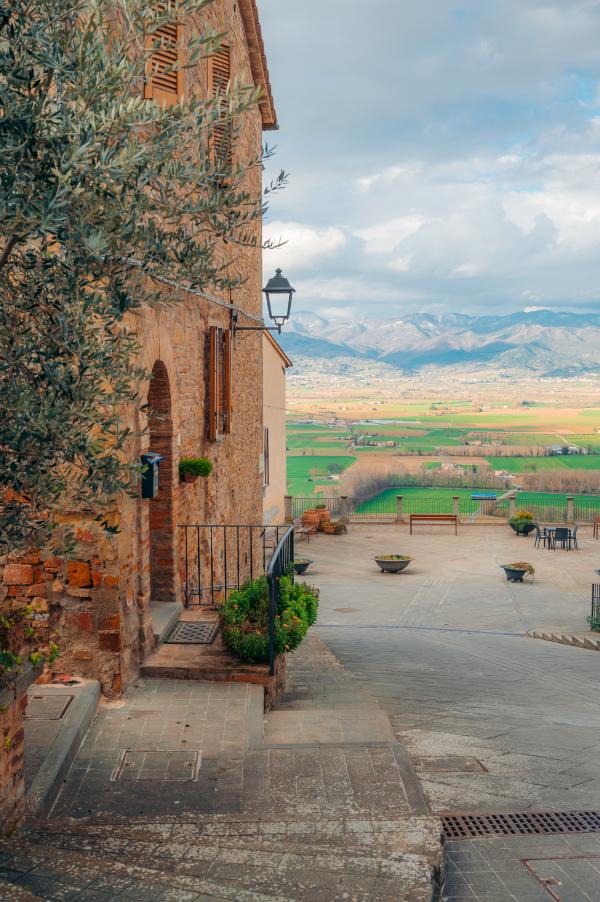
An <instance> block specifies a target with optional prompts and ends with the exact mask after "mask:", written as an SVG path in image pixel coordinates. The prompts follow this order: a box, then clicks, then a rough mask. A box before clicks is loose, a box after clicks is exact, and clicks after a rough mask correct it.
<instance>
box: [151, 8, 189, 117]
mask: <svg viewBox="0 0 600 902" xmlns="http://www.w3.org/2000/svg"><path fill="white" fill-rule="evenodd" d="M169 6H170V7H171V8H172V9H173V11H174V8H175V4H174V2H173V0H169ZM159 8H160V10H161V11H163V10H165V9H166V8H167V7H166V5H165V4H164V3H161V4H159ZM179 31H180V27H179V23H178V22H177V20H176V19H174V20H173V22H168V23H166V24H164V25H161V26H160V28H157V29H156V31H155V32H153V34H151V35H149V36H148V45H149V47H150V48H152V50H153V52H152V55H151V57H150V59H149V60H148V66H147V69H148V71H147V76H146V81H145V84H144V97H147V98H152V99H154V100H156V101H157V102H158V103H161V102H162V103H166V104H171V103H176V102H177V100H178V99H179V97H180V95H181V88H182V72H181V70H177V71H173V66H177V65H178V64H179V63H180V59H179V44H180V34H179ZM169 70H170V71H169Z"/></svg>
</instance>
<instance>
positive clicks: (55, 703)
mask: <svg viewBox="0 0 600 902" xmlns="http://www.w3.org/2000/svg"><path fill="white" fill-rule="evenodd" d="M74 697H75V696H73V695H30V696H29V698H28V699H27V710H26V713H25V717H26V718H27V719H28V720H60V719H61V717H64V715H65V714H66V712H67V708H68V707H69V705H70V704H71V702H72V701H73V699H74Z"/></svg>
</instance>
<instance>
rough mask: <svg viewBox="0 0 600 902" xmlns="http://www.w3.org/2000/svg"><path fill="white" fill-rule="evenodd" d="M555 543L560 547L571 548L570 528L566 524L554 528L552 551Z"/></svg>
mask: <svg viewBox="0 0 600 902" xmlns="http://www.w3.org/2000/svg"><path fill="white" fill-rule="evenodd" d="M557 543H558V544H559V545H560V547H561V548H562V549H565V548H566V550H567V551H570V550H571V530H570V529H569V528H568V527H567V526H557V527H556V529H555V530H554V542H553V549H554V551H556V545H557Z"/></svg>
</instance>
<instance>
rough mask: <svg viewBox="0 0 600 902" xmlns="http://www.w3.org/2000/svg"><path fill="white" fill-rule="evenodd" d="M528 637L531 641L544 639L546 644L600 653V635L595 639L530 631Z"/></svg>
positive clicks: (587, 636) (543, 631)
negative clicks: (554, 643) (557, 644)
mask: <svg viewBox="0 0 600 902" xmlns="http://www.w3.org/2000/svg"><path fill="white" fill-rule="evenodd" d="M527 635H528V636H529V637H530V638H531V639H544V640H545V641H546V642H558V643H559V644H560V645H572V646H573V647H574V648H584V649H586V650H587V651H600V634H599V635H598V638H597V639H595V638H593V637H591V636H589V635H586V636H575V635H571V634H569V633H559V632H551V631H549V630H529V631H528V633H527Z"/></svg>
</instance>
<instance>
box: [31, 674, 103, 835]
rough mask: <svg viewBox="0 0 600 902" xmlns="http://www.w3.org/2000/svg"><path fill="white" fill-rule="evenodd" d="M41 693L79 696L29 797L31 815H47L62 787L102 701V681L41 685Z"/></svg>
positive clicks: (72, 705) (71, 707) (67, 715)
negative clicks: (72, 684) (69, 685)
mask: <svg viewBox="0 0 600 902" xmlns="http://www.w3.org/2000/svg"><path fill="white" fill-rule="evenodd" d="M38 690H39V694H40V695H67V694H73V695H74V696H75V698H74V699H73V701H72V702H71V704H70V705H69V707H68V709H67V712H66V714H65V716H64V718H63V722H62V726H61V729H60V730H59V732H58V734H57V736H56V738H55V740H54V742H53V743H52V745H51V746H50V748H49V749H48V752H47V754H46V757H45V759H44V762H43V764H42V765H41V767H40V769H39V771H38V773H37V775H36V777H35V779H34V781H33V783H32V784H31V787H30V789H29V792H28V793H27V798H26V802H25V804H26V809H27V815H28V817H41V818H43V817H47V816H48V815H49V814H50V811H51V810H52V806H53V805H54V802H55V801H56V798H57V796H58V794H59V792H60V790H61V788H62V785H63V783H64V781H65V779H66V777H67V774H68V772H69V769H70V767H71V765H72V764H73V761H74V760H75V757H76V755H77V752H78V751H79V748H80V746H81V743H82V742H83V738H84V736H85V734H86V733H87V731H88V728H89V725H90V723H91V722H92V718H93V716H94V714H95V713H96V708H97V707H98V702H99V701H100V683H99V682H98V681H97V680H90V681H89V682H88V683H85V684H84V685H82V686H80V687H78V688H77V691H75V692H73V689H71V688H70V687H65V686H52V685H46V686H38V687H36V692H37V691H38Z"/></svg>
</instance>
